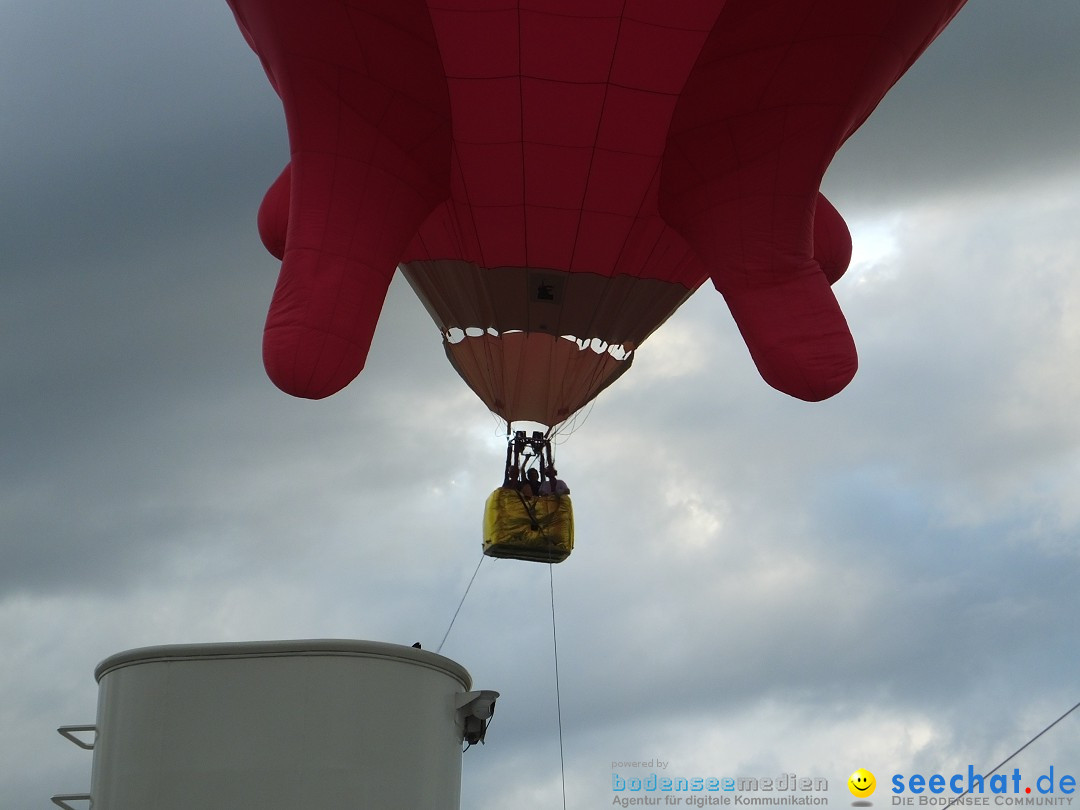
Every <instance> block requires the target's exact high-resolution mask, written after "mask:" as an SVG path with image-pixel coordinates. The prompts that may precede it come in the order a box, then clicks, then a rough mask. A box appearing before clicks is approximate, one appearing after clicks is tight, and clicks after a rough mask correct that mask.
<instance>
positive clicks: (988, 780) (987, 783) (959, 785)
mask: <svg viewBox="0 0 1080 810" xmlns="http://www.w3.org/2000/svg"><path fill="white" fill-rule="evenodd" d="M1033 787H1034V791H1035V792H1036V793H1037V794H1041V795H1043V796H1046V795H1050V794H1054V793H1057V794H1065V795H1066V796H1069V795H1071V794H1072V793H1074V792H1075V791H1076V778H1075V777H1074V776H1072V775H1071V774H1062V775H1058V776H1055V774H1054V766H1053V765H1051V766H1050V768H1049V769H1048V771H1047V772H1046V773H1043V774H1040V775H1039V776H1037V777H1036V778H1035V779H1034V780H1028V779H1025V778H1024V776H1023V775H1022V774H1021V773H1020V769H1019V768H1013V770H1012V773H1008V774H1005V773H996V774H992V775H990V776H984V775H983V774H980V773H976V772H975V767H974V766H973V765H968V768H967V773H966V774H964V773H954V774H952V775H951V776H945V775H943V774H940V773H935V774H931V775H930V776H925V775H923V774H921V773H913V774H911V775H910V776H905V775H904V774H902V773H898V774H896V775H895V776H893V778H892V792H893V793H894V794H897V795H895V796H893V802H892V803H893V804H894V805H908V804H910V805H914V804H916V803H922V804H925V803H926V802H925V801H923V802H916V800H915V796H904V795H903V794H905V793H914V794H916V796H920V797H921V798H926V797H925V795H924V794H926V793H931V794H942V793H946V792H949V793H951V794H953V795H954V796H960V795H962V794H968V795H971V796H978V795H981V794H985V793H992V794H996V795H1001V794H1021V795H1024V794H1027V795H1031V794H1032V792H1033V791H1032V788H1033Z"/></svg>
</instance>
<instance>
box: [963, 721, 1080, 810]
mask: <svg viewBox="0 0 1080 810" xmlns="http://www.w3.org/2000/svg"><path fill="white" fill-rule="evenodd" d="M1077 708H1080V703H1075V704H1073V707H1072V708H1071V709H1069V710H1068V711H1067V712H1065V714H1063V715H1061V717H1059V718H1058V719H1057V720H1055V721H1054V722H1053V723H1051V724H1050V725H1048V726H1047V727H1046V728H1044V729H1043V730H1042V731H1040V732H1039V733H1038V734H1036V735H1035V736H1034V737H1032V738H1031V739H1030V740H1028V741H1027V742H1026V743H1024V744H1023V745H1021V746H1020V747H1019V748H1017V749H1016V750H1015V751H1013V752H1012V753H1011V754H1009V755H1008V756H1007V757H1005V759H1003V760H1001V762H999V763H998V764H997V765H995V766H994V767H993V769H991V770H990V771H988V772H987V773H984V774H983V775H982V776H983V779H985V778H986V777H988V776H991V775H993V774H994V772H995V771H997V769H998V768H1000V767H1001V766H1002V765H1004V764H1005V763H1006V762H1008V761H1009V760H1010V759H1012V758H1013V757H1015V756H1016V755H1017V754H1019V753H1020V752H1021V751H1023V750H1024V749H1025V748H1027V747H1028V746H1029V745H1031V744H1032V743H1033V742H1035V741H1036V740H1037V739H1039V737H1041V736H1042V735H1043V734H1045V733H1046V732H1048V731H1049V730H1050V729H1052V728H1053V727H1054V726H1056V725H1057V724H1058V723H1060V722H1061V721H1062V720H1064V719H1065V718H1066V717H1068V716H1069V715H1070V714H1072V713H1073V712H1074V711H1076V709H1077ZM969 793H971V788H968V789H967V790H965V791H964V792H963V793H961V794H960V795H959V796H957V797H956V798H955V799H952V800H951V801H950V802H949V803H948V804H947V805H945V807H944V808H942V810H949V808H950V807H952V806H953V805H954V804H956V803H957V802H958V801H960V800H961V799H962V798H964V797H965V796H967V795H968V794H969Z"/></svg>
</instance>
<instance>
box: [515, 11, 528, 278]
mask: <svg viewBox="0 0 1080 810" xmlns="http://www.w3.org/2000/svg"><path fill="white" fill-rule="evenodd" d="M516 11H517V79H518V117H519V121H518V127H519V130H518V131H519V132H520V133H521V137H520V140H519V146H520V148H521V245H522V260H523V261H522V264H523V265H524V266H525V267H529V266H530V265H529V206H528V198H529V195H528V193H527V187H526V177H527V175H526V172H525V69H524V65H523V64H522V53H521V50H522V42H523V41H524V39H523V37H522V33H521V26H522V23H521V0H518V3H517V6H516Z"/></svg>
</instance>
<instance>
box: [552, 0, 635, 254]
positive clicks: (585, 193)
mask: <svg viewBox="0 0 1080 810" xmlns="http://www.w3.org/2000/svg"><path fill="white" fill-rule="evenodd" d="M625 13H626V0H623V2H622V9H621V10H620V11H619V17H618V23H616V26H615V41H614V44H613V45H612V48H611V61H610V62H609V63H608V70H607V79H606V80H605V81H604V98H603V100H602V101H601V102H600V114H599V115H598V116H597V118H596V131H595V132H594V133H593V143H592V150H591V152H590V153H589V170H588V172H586V174H585V187H584V188H583V189H582V191H581V204H580V205H579V206H578V221H577V228H576V230H575V231H574V246H573V248H572V249H571V251H570V261H569V263H568V264H567V269H568V270H571V271H573V269H574V261H575V258H576V257H577V244H578V239H579V238H580V236H581V224H582V221H583V220H584V219H585V201H586V200H587V199H588V197H589V183H590V181H591V180H592V170H593V163H594V162H595V160H596V150H597V148H598V145H599V143H600V127H601V125H602V123H603V120H604V109H605V108H606V107H607V100H608V89H609V88H610V87H611V74H612V72H613V71H614V69H615V55H616V54H617V53H618V52H619V38H620V37H621V36H622V23H623V15H624V14H625Z"/></svg>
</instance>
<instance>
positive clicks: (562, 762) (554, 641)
mask: <svg viewBox="0 0 1080 810" xmlns="http://www.w3.org/2000/svg"><path fill="white" fill-rule="evenodd" d="M553 568H554V564H553V563H548V585H549V587H550V590H551V646H552V648H553V650H554V653H555V655H554V657H555V711H556V714H557V716H558V719H559V777H560V779H561V780H562V806H563V810H566V757H565V755H564V753H563V732H562V695H561V694H560V691H559V636H558V633H556V632H555V574H554V572H553Z"/></svg>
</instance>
